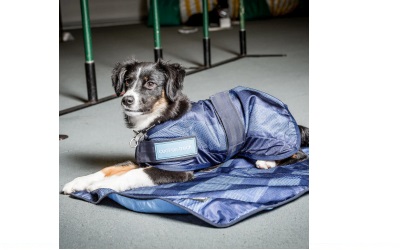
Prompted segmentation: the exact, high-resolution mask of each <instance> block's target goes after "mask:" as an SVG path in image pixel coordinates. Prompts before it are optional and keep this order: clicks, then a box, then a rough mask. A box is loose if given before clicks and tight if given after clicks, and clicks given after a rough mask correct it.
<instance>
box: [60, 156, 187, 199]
mask: <svg viewBox="0 0 400 250" xmlns="http://www.w3.org/2000/svg"><path fill="white" fill-rule="evenodd" d="M192 178H193V172H172V171H165V170H161V169H158V168H154V167H146V168H139V167H138V166H137V165H135V164H133V163H131V162H128V163H122V164H118V165H116V166H112V167H108V168H105V169H103V170H101V171H99V172H97V173H94V174H91V175H87V176H82V177H78V178H76V179H74V180H73V181H71V182H70V183H68V184H66V185H65V186H64V188H63V192H64V194H70V193H73V192H76V191H82V190H87V191H94V190H96V189H99V188H110V189H113V190H115V191H117V192H122V191H125V190H128V189H132V188H138V187H149V186H154V185H160V184H166V183H173V182H184V181H188V180H191V179H192Z"/></svg>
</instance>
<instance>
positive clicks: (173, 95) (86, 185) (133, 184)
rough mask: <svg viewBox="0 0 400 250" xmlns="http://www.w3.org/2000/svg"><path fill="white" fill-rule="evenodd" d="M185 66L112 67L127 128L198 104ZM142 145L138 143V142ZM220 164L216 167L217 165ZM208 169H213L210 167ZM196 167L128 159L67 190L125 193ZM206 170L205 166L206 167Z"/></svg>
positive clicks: (142, 128)
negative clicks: (186, 88) (188, 88)
mask: <svg viewBox="0 0 400 250" xmlns="http://www.w3.org/2000/svg"><path fill="white" fill-rule="evenodd" d="M185 74H186V73H185V69H184V68H183V67H182V66H181V65H179V64H177V63H169V62H165V61H163V60H158V61H157V62H156V63H151V62H138V61H136V60H134V59H130V60H127V61H124V62H122V63H117V64H116V66H115V68H114V69H113V71H112V77H111V79H112V85H113V88H114V90H115V93H116V95H117V96H122V100H121V106H122V109H123V114H124V119H125V123H126V126H127V127H128V128H129V129H132V130H133V131H136V133H138V134H139V133H140V132H141V133H144V134H145V133H146V131H148V130H149V129H151V128H153V127H154V126H156V125H157V124H163V123H166V122H169V121H171V120H178V119H180V118H181V117H182V116H184V115H185V114H187V113H188V112H189V111H190V110H191V108H192V103H191V102H190V100H189V98H188V97H187V96H186V95H185V94H183V93H182V89H183V80H184V77H185ZM298 129H299V130H298V131H299V133H300V135H301V136H300V137H301V146H302V147H308V144H309V142H308V141H309V129H308V128H306V127H303V126H298ZM136 143H137V142H136ZM306 158H307V155H306V154H305V153H304V152H302V151H301V150H298V151H297V152H295V153H294V154H292V155H291V156H289V157H287V158H284V159H281V160H274V161H271V160H256V161H255V166H256V167H257V168H261V169H269V168H274V167H279V166H283V165H288V164H293V163H295V162H298V161H302V160H305V159H306ZM214 167H217V166H211V167H210V168H214ZM206 170H207V169H206ZM194 171H197V170H190V171H169V170H165V169H161V168H157V167H154V166H151V165H145V166H141V165H140V164H138V163H137V162H135V161H134V162H132V161H127V162H123V163H119V164H116V165H113V166H110V167H106V168H104V169H102V170H100V171H98V172H96V173H94V174H90V175H87V176H82V177H78V178H76V179H74V180H72V181H71V182H69V183H67V184H66V185H65V186H64V187H63V189H62V192H63V193H64V194H71V193H73V192H76V191H83V190H86V191H89V192H91V191H94V190H96V189H99V188H110V189H113V190H115V191H117V192H122V191H125V190H129V189H132V188H138V187H148V186H155V185H160V184H167V183H174V182H185V181H190V180H191V179H192V178H193V176H194ZM200 171H203V170H200Z"/></svg>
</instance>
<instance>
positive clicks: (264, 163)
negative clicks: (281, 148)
mask: <svg viewBox="0 0 400 250" xmlns="http://www.w3.org/2000/svg"><path fill="white" fill-rule="evenodd" d="M256 167H257V168H262V169H269V168H273V167H276V162H275V161H262V160H258V161H256Z"/></svg>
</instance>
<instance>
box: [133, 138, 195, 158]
mask: <svg viewBox="0 0 400 250" xmlns="http://www.w3.org/2000/svg"><path fill="white" fill-rule="evenodd" d="M135 156H136V162H137V163H157V162H164V161H173V160H183V159H188V158H193V157H195V156H197V141H196V137H183V138H179V139H172V140H163V141H146V140H144V141H141V142H139V144H138V146H137V148H136V154H135Z"/></svg>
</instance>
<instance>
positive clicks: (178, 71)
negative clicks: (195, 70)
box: [157, 59, 186, 101]
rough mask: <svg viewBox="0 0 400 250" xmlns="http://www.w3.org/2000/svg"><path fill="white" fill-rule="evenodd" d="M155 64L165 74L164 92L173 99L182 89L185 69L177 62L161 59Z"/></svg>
mask: <svg viewBox="0 0 400 250" xmlns="http://www.w3.org/2000/svg"><path fill="white" fill-rule="evenodd" d="M157 66H158V67H160V68H161V69H162V70H163V71H164V72H165V74H166V77H167V82H166V84H165V94H166V96H167V98H168V99H169V100H170V101H175V99H176V97H177V96H178V94H179V92H180V91H181V90H182V89H183V79H184V78H185V75H186V71H185V69H184V68H183V67H182V66H181V65H180V64H178V63H172V64H169V63H167V62H164V61H162V60H160V59H159V60H158V61H157Z"/></svg>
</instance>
